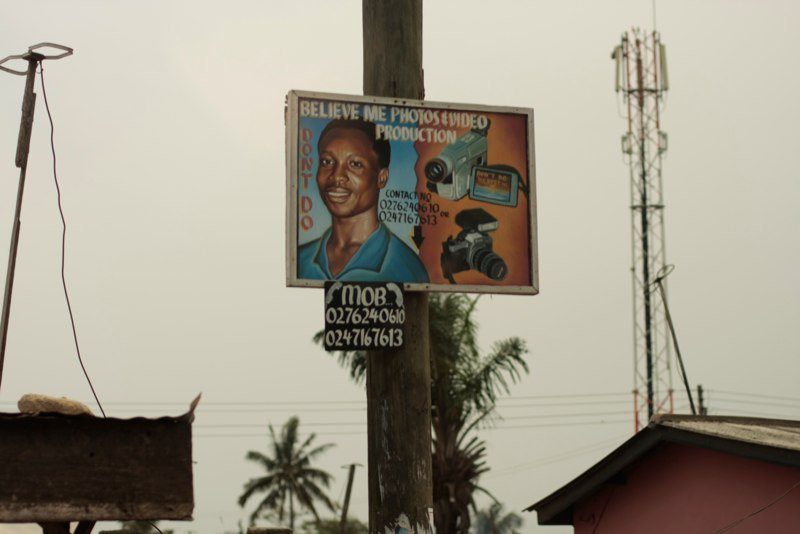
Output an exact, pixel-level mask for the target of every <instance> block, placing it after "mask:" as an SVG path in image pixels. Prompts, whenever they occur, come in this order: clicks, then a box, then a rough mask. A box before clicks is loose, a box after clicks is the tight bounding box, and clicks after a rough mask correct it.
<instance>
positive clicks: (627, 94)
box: [612, 29, 673, 431]
mask: <svg viewBox="0 0 800 534" xmlns="http://www.w3.org/2000/svg"><path fill="white" fill-rule="evenodd" d="M612 58H613V59H614V60H615V61H616V91H617V93H621V94H622V98H623V102H624V104H625V106H626V110H627V117H626V118H627V122H628V130H627V132H626V133H625V134H624V135H623V136H622V152H623V154H624V155H625V158H626V160H627V162H628V166H629V168H630V180H631V223H632V230H633V231H632V236H631V237H632V250H633V258H632V260H633V264H632V267H631V271H632V274H633V277H632V278H633V346H634V391H633V393H634V417H635V428H636V430H637V431H638V430H639V429H640V428H642V427H643V426H645V425H646V424H647V421H648V420H649V419H650V418H651V417H652V416H653V415H654V414H656V413H664V412H666V413H672V410H673V402H672V370H671V357H670V345H669V330H668V325H667V322H666V318H665V314H664V306H663V303H662V302H661V297H660V294H659V293H658V291H655V290H654V289H655V288H654V285H653V282H654V280H655V277H656V273H657V272H658V271H659V270H660V269H661V268H663V267H664V265H665V264H666V259H665V252H664V204H663V196H662V180H661V160H662V156H663V154H664V153H665V152H666V150H667V135H666V133H664V132H662V131H661V117H660V113H661V106H662V104H663V98H664V93H665V91H667V89H668V88H669V83H668V78H667V68H666V55H665V49H664V45H663V44H661V40H660V36H659V34H658V33H657V32H655V31H654V32H652V33H644V32H642V31H641V30H638V29H634V30H632V31H631V32H627V33H625V34H623V36H622V42H621V44H620V45H619V46H617V47H616V48H615V49H614V53H613V54H612ZM643 391H644V394H643V393H642V392H643ZM644 413H646V414H647V419H644V420H643V419H642V418H643V416H644Z"/></svg>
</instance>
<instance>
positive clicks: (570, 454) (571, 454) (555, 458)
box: [486, 434, 628, 479]
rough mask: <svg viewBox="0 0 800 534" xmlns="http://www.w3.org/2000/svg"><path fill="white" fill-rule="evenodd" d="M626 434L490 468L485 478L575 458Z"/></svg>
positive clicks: (615, 441)
mask: <svg viewBox="0 0 800 534" xmlns="http://www.w3.org/2000/svg"><path fill="white" fill-rule="evenodd" d="M627 436H628V435H627V434H624V435H621V436H617V437H615V438H611V439H607V440H604V441H600V442H597V443H592V444H589V445H584V446H583V447H579V448H577V449H572V450H569V451H564V452H561V453H559V454H554V455H552V456H545V457H543V458H537V459H536V460H533V461H531V462H525V463H522V464H517V465H512V466H509V467H504V468H502V469H498V470H492V472H491V473H490V474H489V475H488V476H486V478H487V479H492V478H501V477H504V476H508V475H511V474H514V473H519V472H522V471H529V470H531V469H536V468H538V467H544V466H545V465H549V464H552V463H556V462H561V461H564V460H569V459H571V458H576V457H578V456H582V455H584V454H588V453H590V452H595V451H598V450H600V449H604V448H606V447H608V446H609V445H612V444H614V443H618V442H619V441H620V440H621V439H623V438H625V437H627Z"/></svg>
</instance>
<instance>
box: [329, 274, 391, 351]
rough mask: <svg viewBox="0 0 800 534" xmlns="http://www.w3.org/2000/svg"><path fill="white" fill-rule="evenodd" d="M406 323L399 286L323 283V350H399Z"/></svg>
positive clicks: (364, 283) (388, 284)
mask: <svg viewBox="0 0 800 534" xmlns="http://www.w3.org/2000/svg"><path fill="white" fill-rule="evenodd" d="M405 320H406V310H405V306H404V305H403V291H402V289H401V288H400V285H399V284H395V283H394V282H332V281H328V282H325V339H324V346H325V350H328V351H337V350H391V349H399V348H401V347H402V346H403V344H404V341H405V340H404V339H403V325H404V324H405Z"/></svg>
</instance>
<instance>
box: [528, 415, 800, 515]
mask: <svg viewBox="0 0 800 534" xmlns="http://www.w3.org/2000/svg"><path fill="white" fill-rule="evenodd" d="M662 443H679V444H683V445H689V446H693V447H702V448H707V449H711V450H716V451H719V452H724V453H727V454H734V455H737V456H743V457H746V458H752V459H755V460H759V461H764V462H773V463H778V464H782V465H788V466H792V467H800V421H788V420H783V419H760V418H755V417H728V416H697V415H658V416H656V417H653V419H652V420H651V421H650V424H649V425H648V426H647V428H644V429H643V430H641V431H640V432H639V433H638V434H636V435H634V436H633V437H632V438H630V439H629V440H627V441H626V442H624V443H623V444H622V445H620V446H619V447H617V448H616V449H615V450H614V451H612V452H611V453H610V454H608V455H607V456H606V457H605V458H603V459H602V460H600V461H599V462H597V463H596V464H594V465H593V466H591V467H589V469H587V470H586V471H584V472H583V473H582V474H581V475H579V476H578V477H577V478H575V479H574V480H572V481H571V482H569V483H567V484H566V485H565V486H563V487H561V488H559V489H557V490H556V491H554V492H553V493H551V494H550V495H548V496H547V497H545V498H544V499H541V500H540V501H538V502H537V503H535V504H532V505H531V506H529V507H528V508H526V509H525V510H526V511H531V510H536V512H537V515H538V520H539V524H542V525H571V524H572V508H573V506H575V505H576V504H577V503H578V502H579V501H580V500H581V499H583V498H585V497H587V496H588V495H591V494H592V493H594V492H595V491H597V490H598V489H599V488H600V487H601V486H603V485H604V484H606V483H607V482H608V481H610V480H611V479H613V478H614V477H616V476H618V475H619V474H620V473H622V472H624V471H625V470H626V469H628V468H629V467H630V466H631V465H632V464H633V463H634V462H636V461H637V460H638V459H639V458H641V457H642V456H644V455H646V454H648V453H649V452H650V451H651V450H653V449H654V448H655V447H657V446H659V445H660V444H662Z"/></svg>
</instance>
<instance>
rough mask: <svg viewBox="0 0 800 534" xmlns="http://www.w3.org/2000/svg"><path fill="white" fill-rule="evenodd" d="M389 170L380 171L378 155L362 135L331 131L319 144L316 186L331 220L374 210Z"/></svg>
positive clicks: (351, 129)
mask: <svg viewBox="0 0 800 534" xmlns="http://www.w3.org/2000/svg"><path fill="white" fill-rule="evenodd" d="M388 179H389V169H387V168H380V164H379V163H378V154H377V153H376V152H375V149H374V148H373V146H372V140H371V139H369V137H368V136H367V134H366V133H364V132H362V131H360V130H356V129H353V128H334V129H333V130H330V131H329V132H326V133H325V136H324V137H323V138H322V139H321V140H320V144H319V168H318V169H317V187H319V194H320V196H322V201H323V202H324V203H325V206H326V207H327V208H328V211H330V212H331V215H332V216H333V217H338V218H347V217H353V216H356V215H360V214H362V213H364V212H367V211H369V210H372V209H376V210H377V206H378V197H379V192H380V190H381V189H382V188H383V187H384V186H385V185H386V182H387V180H388Z"/></svg>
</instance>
